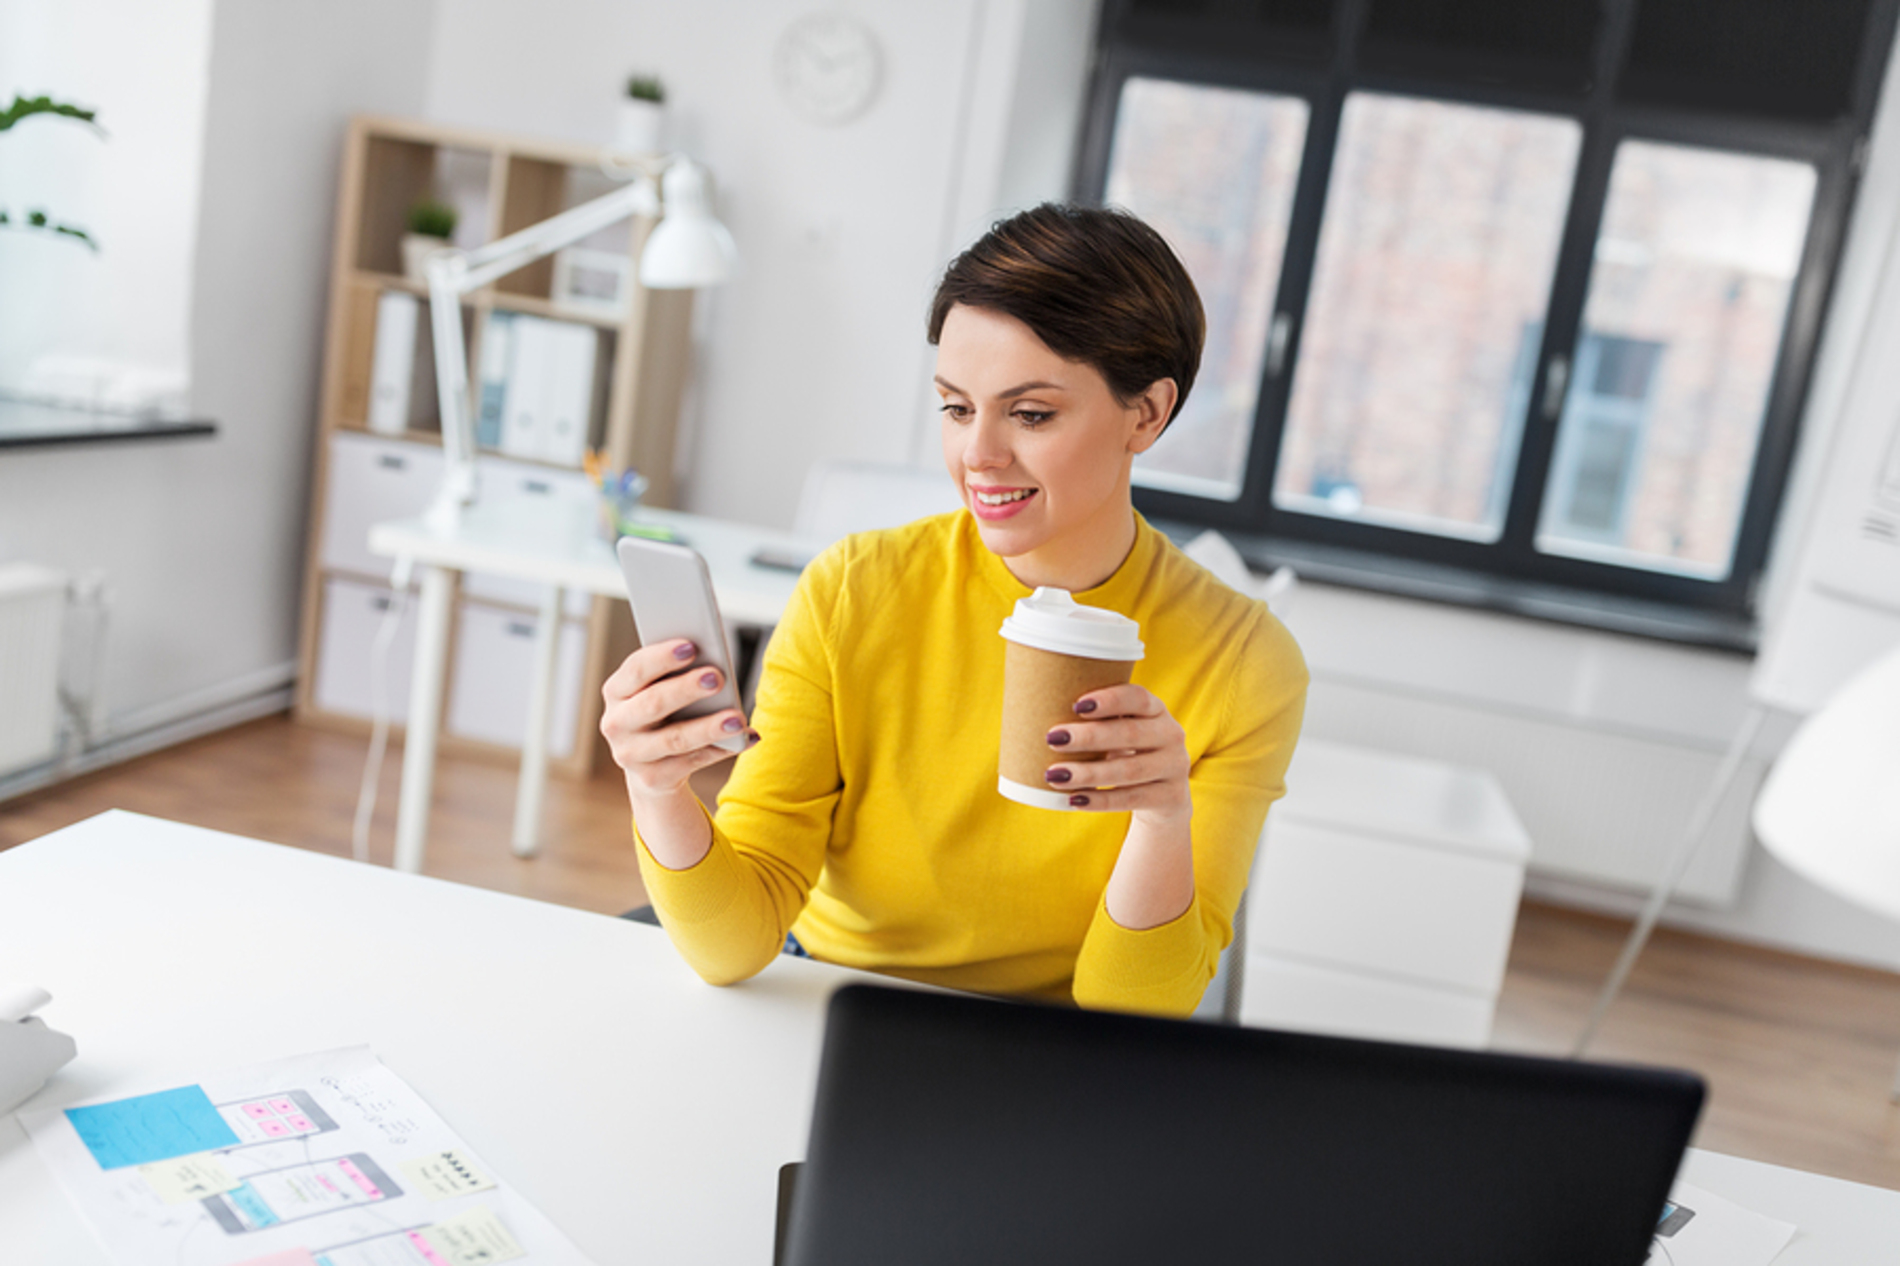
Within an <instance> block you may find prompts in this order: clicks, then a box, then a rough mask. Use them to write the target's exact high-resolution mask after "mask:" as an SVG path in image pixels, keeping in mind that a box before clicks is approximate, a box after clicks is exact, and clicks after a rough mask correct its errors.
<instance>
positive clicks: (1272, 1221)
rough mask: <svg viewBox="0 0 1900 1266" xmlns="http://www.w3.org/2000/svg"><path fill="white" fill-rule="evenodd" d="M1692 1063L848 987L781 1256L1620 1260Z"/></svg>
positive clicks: (1645, 1216)
mask: <svg viewBox="0 0 1900 1266" xmlns="http://www.w3.org/2000/svg"><path fill="white" fill-rule="evenodd" d="M1702 1099H1703V1085H1702V1082H1701V1081H1700V1080H1699V1079H1698V1078H1697V1077H1695V1076H1694V1075H1693V1074H1689V1073H1683V1072H1676V1071H1670V1070H1660V1069H1638V1068H1624V1067H1614V1066H1609V1065H1600V1064H1586V1063H1576V1062H1570V1061H1560V1060H1553V1059H1539V1058H1533V1057H1526V1056H1512V1055H1501V1054H1494V1053H1488V1052H1474V1051H1456V1050H1444V1049H1439V1048H1434V1047H1417V1046H1404V1045H1397V1044H1392V1043H1384V1042H1367V1041H1357V1040H1351V1039H1345V1038H1330V1037H1319V1036H1313V1035H1308V1034H1294V1033H1282V1032H1276V1031H1271V1030H1263V1029H1238V1028H1228V1027H1223V1026H1217V1025H1210V1024H1202V1023H1195V1022H1191V1021H1181V1020H1162V1019H1154V1018H1149V1017H1139V1016H1129V1015H1114V1014H1105V1013H1099V1012H1086V1011H1077V1010H1071V1009H1067V1008H1059V1007H1053V1006H1044V1005H1040V1004H1035V1003H1026V1002H1010V1001H1001V1000H995V999H986V998H976V997H970V996H965V995H950V994H941V993H927V992H921V991H914V990H903V989H893V988H888V987H882V986H871V985H851V986H847V987H846V988H844V989H842V990H840V991H839V992H838V993H837V994H836V995H835V996H834V997H833V999H832V1002H831V1007H830V1012H829V1018H828V1024H827V1029H826V1034H825V1047H824V1056H823V1061H822V1065H821V1068H820V1072H819V1080H818V1091H817V1097H816V1100H815V1102H814V1106H813V1117H812V1130H811V1141H810V1147H809V1152H808V1156H807V1160H806V1163H805V1164H804V1165H803V1166H802V1169H801V1171H800V1173H799V1175H798V1180H797V1184H796V1193H795V1196H794V1198H793V1201H792V1208H791V1218H790V1224H789V1227H788V1238H787V1244H786V1253H785V1260H786V1262H787V1263H788V1264H789V1266H818V1264H819V1263H824V1264H825V1266H849V1264H851V1263H874V1262H875V1263H893V1262H903V1263H908V1264H910V1266H937V1264H938V1263H943V1264H944V1266H948V1264H949V1263H958V1264H959V1266H962V1264H966V1263H1027V1262H1035V1263H1060V1262H1075V1263H1088V1264H1089V1266H1102V1264H1103V1263H1117V1262H1130V1263H1133V1262H1142V1263H1157V1262H1169V1263H1174V1262H1193V1263H1212V1262H1230V1261H1231V1262H1289V1263H1301V1264H1302V1266H1312V1264H1319V1263H1323V1264H1326V1266H1360V1264H1364V1266H1374V1264H1376V1266H1394V1264H1395V1263H1405V1264H1406V1266H1426V1264H1429V1263H1447V1264H1450V1263H1457V1264H1458V1266H1472V1264H1473V1263H1491V1262H1496V1263H1508V1264H1510V1266H1541V1264H1543V1263H1549V1264H1551V1266H1558V1264H1568V1263H1577V1264H1579V1266H1582V1264H1584V1263H1588V1264H1589V1266H1614V1264H1616V1263H1629V1264H1630V1266H1638V1264H1639V1263H1641V1262H1643V1260H1644V1258H1645V1256H1646V1254H1647V1251H1648V1246H1649V1242H1650V1238H1651V1236H1652V1235H1653V1233H1654V1231H1655V1227H1656V1224H1657V1218H1658V1215H1659V1213H1660V1211H1661V1210H1662V1208H1663V1204H1664V1201H1665V1199H1666V1198H1667V1196H1668V1194H1669V1188H1670V1184H1671V1182H1672V1181H1673V1179H1674V1176H1675V1172H1676V1167H1677V1165H1678V1163H1679V1162H1680V1160H1681V1157H1682V1153H1683V1150H1684V1148H1685V1147H1686V1146H1687V1145H1688V1141H1689V1136H1690V1132H1691V1130H1692V1129H1693V1128H1694V1125H1695V1121H1696V1116H1697V1114H1698V1112H1699V1111H1700V1109H1701V1104H1702Z"/></svg>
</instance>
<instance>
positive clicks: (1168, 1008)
mask: <svg viewBox="0 0 1900 1266" xmlns="http://www.w3.org/2000/svg"><path fill="white" fill-rule="evenodd" d="M1263 615H1264V613H1263ZM1230 662H1231V671H1232V673H1233V678H1232V681H1231V684H1230V686H1229V688H1228V689H1227V690H1225V691H1223V692H1222V693H1223V694H1224V696H1225V704H1224V707H1225V716H1224V717H1223V718H1222V721H1221V724H1220V725H1219V727H1218V728H1217V730H1216V732H1215V733H1216V737H1215V740H1214V741H1213V743H1212V744H1210V746H1209V747H1208V748H1207V749H1206V750H1205V751H1204V752H1203V753H1202V754H1201V757H1200V759H1198V760H1196V761H1195V762H1194V767H1193V769H1192V770H1191V771H1190V772H1189V774H1188V788H1189V794H1190V795H1191V796H1192V797H1193V800H1194V825H1193V838H1194V899H1193V900H1192V901H1191V902H1190V903H1189V905H1188V908H1187V911H1186V912H1185V913H1183V914H1182V915H1180V916H1179V917H1178V918H1175V919H1173V920H1172V921H1170V922H1168V923H1164V924H1162V925H1160V926H1159V927H1152V928H1144V929H1141V930H1135V929H1132V928H1125V927H1123V926H1121V925H1120V924H1119V923H1117V922H1115V920H1114V919H1113V918H1111V917H1110V916H1109V913H1108V906H1107V901H1106V897H1104V899H1103V900H1102V901H1100V902H1098V903H1097V905H1096V909H1095V917H1094V920H1093V921H1092V922H1091V924H1090V925H1089V930H1088V935H1087V936H1086V937H1085V938H1084V939H1083V942H1082V950H1081V953H1080V954H1079V955H1078V956H1077V958H1076V964H1075V1001H1076V1002H1077V1004H1078V1005H1081V1006H1084V1007H1099V1008H1106V1009H1114V1010H1123V1011H1147V1012H1155V1013H1159V1014H1164V1015H1186V1014H1187V1013H1189V1012H1191V1011H1192V1010H1193V1009H1194V1007H1195V1006H1196V1004H1198V1003H1199V1002H1200V1000H1201V995H1202V994H1203V993H1204V992H1206V990H1207V985H1208V982H1209V981H1211V980H1212V979H1213V978H1214V971H1215V968H1216V967H1217V965H1218V963H1219V959H1220V954H1221V951H1222V950H1224V949H1226V948H1227V945H1228V943H1229V942H1230V941H1232V940H1233V936H1234V911H1235V909H1236V908H1237V907H1238V906H1239V904H1240V896H1241V893H1242V892H1243V891H1245V889H1246V886H1247V872H1248V871H1249V869H1251V867H1252V866H1253V856H1254V850H1255V846H1256V844H1257V843H1258V841H1259V839H1260V832H1261V829H1262V828H1263V827H1264V826H1265V824H1266V818H1267V808H1268V806H1269V805H1271V804H1272V803H1273V802H1274V801H1275V800H1277V799H1279V798H1280V797H1281V796H1283V795H1285V794H1286V769H1287V764H1288V762H1289V761H1291V760H1292V758H1293V745H1294V743H1295V741H1296V740H1297V739H1298V738H1299V733H1300V721H1301V719H1302V717H1303V715H1304V713H1305V708H1306V684H1307V671H1306V661H1305V660H1304V659H1303V658H1302V657H1301V655H1300V650H1299V647H1298V646H1297V645H1296V644H1295V643H1294V641H1293V638H1292V636H1291V635H1290V634H1289V633H1287V631H1286V630H1285V628H1283V627H1282V626H1281V624H1280V622H1279V621H1278V620H1276V619H1274V618H1273V617H1272V616H1270V615H1265V616H1264V618H1263V619H1261V620H1260V621H1258V622H1257V623H1256V624H1255V625H1254V626H1253V629H1252V632H1251V634H1250V636H1249V637H1248V639H1247V644H1246V646H1245V648H1244V650H1243V651H1242V653H1241V654H1240V655H1239V656H1238V657H1237V658H1236V659H1235V660H1233V661H1230ZM1163 702H1164V703H1165V702H1167V701H1166V700H1163ZM1176 719H1177V720H1182V721H1183V722H1184V724H1191V722H1188V721H1187V719H1186V718H1180V717H1177V718H1176Z"/></svg>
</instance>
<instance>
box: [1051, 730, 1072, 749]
mask: <svg viewBox="0 0 1900 1266" xmlns="http://www.w3.org/2000/svg"><path fill="white" fill-rule="evenodd" d="M1068 745H1069V732H1068V731H1067V730H1051V731H1049V746H1051V747H1067V746H1068Z"/></svg>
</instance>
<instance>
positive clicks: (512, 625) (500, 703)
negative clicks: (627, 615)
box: [445, 603, 587, 757]
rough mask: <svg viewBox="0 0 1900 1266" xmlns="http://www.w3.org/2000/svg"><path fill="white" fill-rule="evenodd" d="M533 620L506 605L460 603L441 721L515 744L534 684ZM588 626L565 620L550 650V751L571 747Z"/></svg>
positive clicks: (453, 729)
mask: <svg viewBox="0 0 1900 1266" xmlns="http://www.w3.org/2000/svg"><path fill="white" fill-rule="evenodd" d="M534 624H535V622H534V621H533V620H532V619H530V618H528V617H526V616H522V615H519V614H516V613H515V612H511V611H500V610H497V609H495V608H493V607H485V606H481V605H479V604H476V603H464V604H463V605H462V609H461V611H460V613H459V615H458V617H457V626H456V639H455V664H454V668H453V677H452V679H451V680H450V683H449V707H448V718H447V721H446V722H445V728H446V729H447V731H448V732H449V733H450V734H456V735H460V736H461V737H463V738H472V739H481V740H482V741H483V742H486V743H499V744H502V745H504V746H507V747H515V748H518V747H520V746H521V741H522V738H523V736H524V735H525V734H526V733H527V729H528V695H529V693H530V692H531V689H532V687H533V682H532V681H531V677H532V675H533V673H534ZM586 646H587V631H586V629H585V628H583V627H582V626H581V625H578V624H574V623H571V622H568V621H562V623H561V638H560V642H559V644H558V645H557V646H556V648H555V652H554V694H553V697H552V700H551V704H552V706H551V707H550V708H549V716H548V754H549V755H550V756H555V757H565V756H570V755H572V754H573V752H574V727H575V726H576V725H577V724H579V714H580V702H581V698H580V696H581V666H582V663H583V658H584V655H583V652H584V651H585V650H586Z"/></svg>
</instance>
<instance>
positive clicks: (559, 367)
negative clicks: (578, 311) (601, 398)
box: [540, 322, 599, 466]
mask: <svg viewBox="0 0 1900 1266" xmlns="http://www.w3.org/2000/svg"><path fill="white" fill-rule="evenodd" d="M549 332H550V334H551V336H552V340H551V341H552V345H553V350H552V354H551V355H550V357H549V370H550V372H549V374H548V376H547V381H546V382H545V384H544V388H543V390H544V397H543V398H544V400H545V403H544V404H543V406H542V409H543V415H542V421H543V429H542V431H541V452H540V457H541V460H542V461H544V462H553V463H554V464H555V465H557V466H579V465H580V464H581V460H582V459H583V458H584V457H585V456H586V455H587V423H588V419H589V417H590V415H591V414H592V412H593V408H592V406H593V402H594V351H595V348H596V347H597V346H598V344H599V336H598V335H596V334H595V333H594V329H593V327H592V326H588V325H575V324H573V323H572V322H555V323H552V324H551V326H550V331H549Z"/></svg>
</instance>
